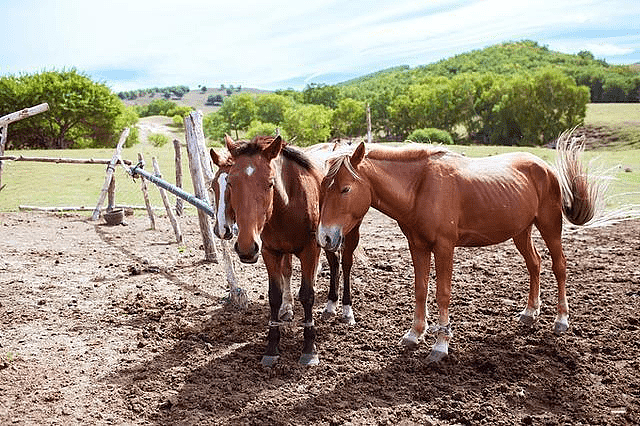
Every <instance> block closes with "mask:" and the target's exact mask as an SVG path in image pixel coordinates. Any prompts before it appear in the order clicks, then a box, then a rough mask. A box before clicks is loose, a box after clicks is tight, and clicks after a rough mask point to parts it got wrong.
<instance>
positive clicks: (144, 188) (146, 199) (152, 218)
mask: <svg viewBox="0 0 640 426" xmlns="http://www.w3.org/2000/svg"><path fill="white" fill-rule="evenodd" d="M138 162H139V163H141V164H142V165H144V157H143V156H142V154H141V153H138ZM140 189H141V190H142V197H143V198H144V205H145V206H146V208H147V213H148V214H149V221H150V222H151V225H150V228H151V229H154V230H155V229H156V217H155V216H154V215H153V208H151V202H150V201H149V190H148V189H147V182H146V181H145V180H144V179H140Z"/></svg>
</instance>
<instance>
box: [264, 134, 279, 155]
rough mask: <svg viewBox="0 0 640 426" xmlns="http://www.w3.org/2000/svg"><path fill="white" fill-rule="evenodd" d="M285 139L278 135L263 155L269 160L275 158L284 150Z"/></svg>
mask: <svg viewBox="0 0 640 426" xmlns="http://www.w3.org/2000/svg"><path fill="white" fill-rule="evenodd" d="M282 145H283V140H282V138H281V137H280V135H278V136H276V137H275V139H273V142H271V143H270V144H269V145H268V146H267V147H266V148H265V149H264V150H263V151H262V155H264V156H265V157H266V158H267V160H273V159H274V158H276V157H277V156H278V154H280V150H282Z"/></svg>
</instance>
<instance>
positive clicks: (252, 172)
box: [210, 136, 359, 366]
mask: <svg viewBox="0 0 640 426" xmlns="http://www.w3.org/2000/svg"><path fill="white" fill-rule="evenodd" d="M225 144H226V147H227V150H228V151H229V154H230V155H229V156H227V157H225V156H224V155H221V154H218V153H217V152H215V151H214V150H211V151H210V154H211V158H212V161H213V162H214V164H216V165H217V166H218V171H217V173H216V176H215V178H214V181H213V182H212V186H213V190H214V192H215V194H216V200H217V201H218V203H217V204H218V206H217V212H216V225H215V227H214V232H215V234H216V235H217V236H218V237H220V238H225V239H230V238H232V236H233V231H232V227H233V226H234V225H236V226H237V229H238V237H237V241H236V244H235V246H234V249H235V251H236V253H237V254H238V256H239V258H240V261H242V262H245V263H255V262H256V261H257V260H258V256H259V254H260V253H261V254H262V258H263V260H264V263H265V266H266V267H267V274H268V276H269V304H270V307H271V314H270V321H269V332H268V336H267V340H268V344H267V349H266V351H265V354H264V355H263V357H262V361H261V362H262V364H263V365H265V366H272V365H274V364H275V363H276V362H277V360H278V358H279V349H278V344H279V340H280V329H279V327H280V326H281V325H283V324H284V322H283V321H290V320H291V319H292V318H293V299H292V297H291V291H290V280H291V274H292V271H291V260H292V255H295V256H296V257H298V259H299V260H300V264H301V271H302V285H301V287H300V292H299V298H300V301H301V303H302V305H303V309H304V322H303V324H302V325H303V327H304V333H303V334H304V345H303V353H302V355H301V357H300V363H301V364H303V365H316V364H318V363H319V357H318V355H317V352H316V348H315V335H316V331H315V326H314V322H313V316H312V308H313V303H314V289H313V286H314V283H315V279H316V274H317V266H318V261H319V254H320V248H319V246H318V245H317V243H316V240H315V237H314V235H315V231H316V228H317V224H318V220H319V211H320V183H321V181H322V177H323V176H324V173H323V171H322V169H321V167H318V166H317V165H316V164H315V163H314V161H313V160H312V159H311V158H309V157H308V156H307V155H305V154H304V153H303V152H302V151H300V150H298V149H296V148H294V147H292V146H290V145H287V144H286V143H285V142H284V141H283V140H282V138H281V137H280V136H276V137H264V136H261V137H256V138H254V139H253V140H252V141H251V142H247V141H237V142H234V141H233V140H232V139H231V138H230V137H229V136H225ZM358 239H359V233H358V230H357V229H356V230H354V231H353V232H351V233H350V234H349V236H348V238H347V239H346V240H347V243H346V244H345V250H344V252H343V256H342V267H343V274H344V292H343V298H342V302H343V315H344V320H345V321H346V322H348V323H350V324H353V323H355V319H354V315H353V311H352V309H351V296H350V289H349V288H350V285H349V275H350V270H351V266H352V263H353V251H354V250H355V247H356V246H357V244H358ZM326 254H327V260H328V262H329V267H330V274H331V278H330V293H329V301H328V303H327V308H326V309H325V312H324V313H323V318H326V317H327V316H329V315H330V314H332V313H334V312H335V304H336V302H337V294H336V287H337V285H338V281H339V271H338V263H339V262H338V257H337V255H336V253H334V252H327V253H326ZM332 308H333V312H332V311H331V310H332Z"/></svg>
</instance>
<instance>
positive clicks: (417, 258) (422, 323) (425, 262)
mask: <svg viewBox="0 0 640 426" xmlns="http://www.w3.org/2000/svg"><path fill="white" fill-rule="evenodd" d="M409 250H410V252H411V260H412V261H413V271H414V275H415V276H414V289H415V300H416V307H415V311H414V314H413V324H412V325H411V328H410V329H409V331H407V332H406V333H405V335H404V336H403V337H402V340H401V341H400V342H401V343H402V344H404V345H405V346H406V347H408V348H409V349H414V348H416V347H417V346H418V343H420V339H421V338H422V336H423V335H424V331H425V328H426V327H427V293H428V285H427V284H428V281H429V270H430V268H431V251H429V250H426V249H421V248H417V247H416V246H415V245H413V244H411V242H409Z"/></svg>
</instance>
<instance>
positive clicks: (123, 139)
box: [91, 127, 129, 220]
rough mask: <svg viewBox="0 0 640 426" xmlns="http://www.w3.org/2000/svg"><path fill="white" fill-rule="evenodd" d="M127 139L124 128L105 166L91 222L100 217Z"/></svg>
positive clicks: (126, 129) (126, 131)
mask: <svg viewBox="0 0 640 426" xmlns="http://www.w3.org/2000/svg"><path fill="white" fill-rule="evenodd" d="M127 137H129V128H128V127H126V128H125V129H124V130H123V131H122V134H121V135H120V140H119V141H118V145H117V146H116V152H115V153H114V154H113V157H112V158H111V162H109V165H108V166H107V176H106V177H105V179H104V185H102V190H101V191H100V196H99V197H98V204H97V205H96V208H95V209H94V210H93V215H91V220H98V218H99V217H100V208H101V207H102V203H104V199H105V198H106V196H107V191H108V190H109V185H111V178H112V177H113V172H114V171H115V170H116V164H118V160H119V159H120V152H121V151H122V147H123V146H124V143H125V142H126V140H127Z"/></svg>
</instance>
